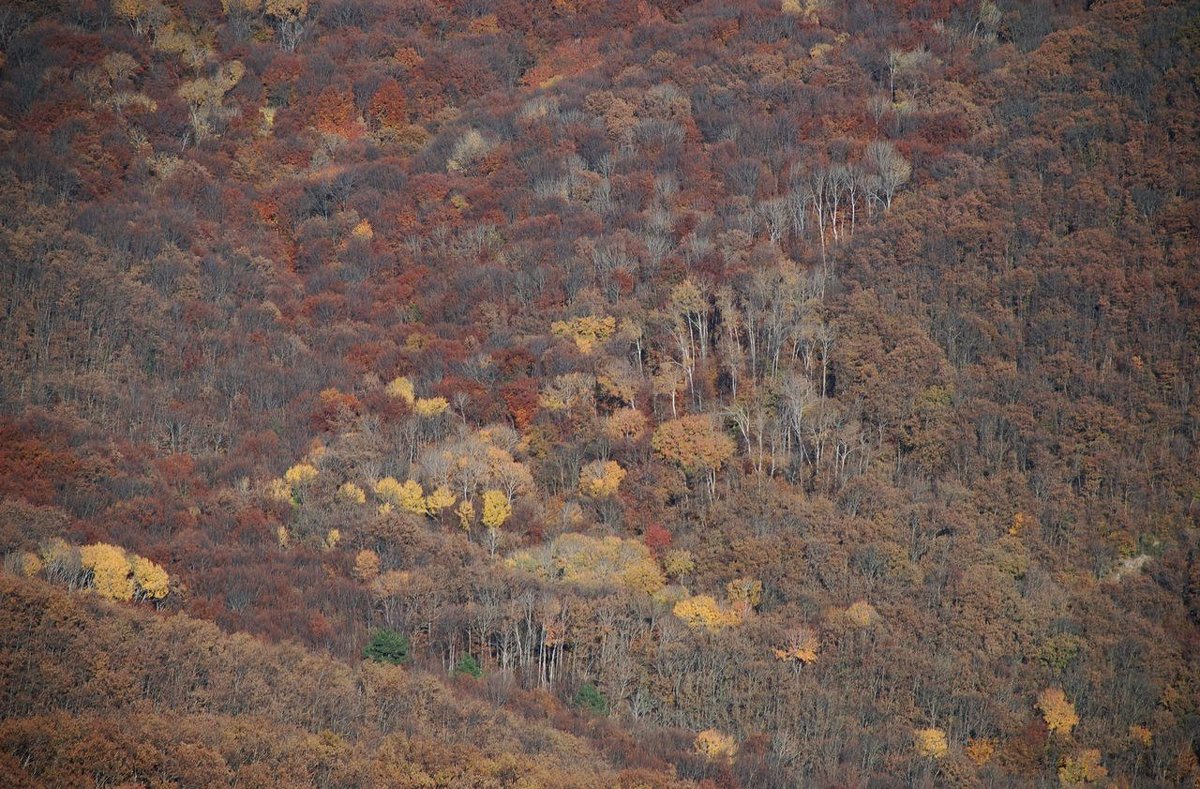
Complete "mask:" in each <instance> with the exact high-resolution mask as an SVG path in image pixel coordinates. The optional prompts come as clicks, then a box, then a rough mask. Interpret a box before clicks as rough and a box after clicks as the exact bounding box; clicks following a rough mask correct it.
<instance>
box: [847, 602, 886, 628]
mask: <svg viewBox="0 0 1200 789" xmlns="http://www.w3.org/2000/svg"><path fill="white" fill-rule="evenodd" d="M843 615H844V616H845V618H846V622H847V623H848V624H849V625H851V626H852V627H858V628H865V627H871V626H872V625H874V624H875V623H876V622H878V621H879V612H878V611H877V610H875V606H873V605H871V604H870V603H868V602H867V601H866V600H855V601H854V602H853V603H851V604H850V607H849V608H847V609H846V610H845V611H844V612H843Z"/></svg>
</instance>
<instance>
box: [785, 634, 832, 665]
mask: <svg viewBox="0 0 1200 789" xmlns="http://www.w3.org/2000/svg"><path fill="white" fill-rule="evenodd" d="M820 648H821V642H820V640H819V639H818V638H817V634H816V633H815V632H814V631H812V630H811V629H809V628H807V627H798V628H796V629H795V630H794V631H793V632H792V635H791V637H789V638H788V641H787V644H785V645H784V647H783V648H782V649H776V650H775V659H776V660H782V661H785V662H791V663H800V664H801V665H805V666H807V665H809V664H810V663H815V662H816V661H817V650H819V649H820Z"/></svg>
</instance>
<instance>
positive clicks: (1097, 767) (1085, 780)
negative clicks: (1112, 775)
mask: <svg viewBox="0 0 1200 789" xmlns="http://www.w3.org/2000/svg"><path fill="white" fill-rule="evenodd" d="M1107 777H1108V769H1107V768H1105V766H1104V765H1103V764H1101V763H1100V751H1099V750H1097V749H1095V748H1088V749H1086V750H1083V751H1080V752H1079V753H1077V754H1075V755H1074V756H1068V757H1066V758H1065V759H1063V763H1062V766H1061V767H1059V768H1058V780H1059V781H1061V782H1062V785H1063V786H1083V785H1085V784H1094V783H1096V782H1097V781H1103V780H1104V779H1105V778H1107Z"/></svg>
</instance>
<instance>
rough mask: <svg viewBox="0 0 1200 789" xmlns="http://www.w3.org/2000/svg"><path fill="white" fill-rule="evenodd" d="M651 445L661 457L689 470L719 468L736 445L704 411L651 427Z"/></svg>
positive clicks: (728, 457) (691, 471)
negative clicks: (654, 427)
mask: <svg viewBox="0 0 1200 789" xmlns="http://www.w3.org/2000/svg"><path fill="white" fill-rule="evenodd" d="M650 446H652V447H654V451H655V452H657V453H658V454H659V456H660V457H662V458H663V459H664V460H667V461H670V462H671V463H675V464H677V465H679V466H680V467H682V468H683V470H684V471H686V472H688V473H694V472H696V471H701V470H705V469H718V468H720V467H721V466H722V465H724V464H725V461H727V460H729V459H730V458H731V457H733V453H734V451H735V450H736V448H737V447H736V445H735V444H734V443H733V439H732V438H730V437H729V436H728V435H726V434H725V431H723V430H721V429H720V428H719V427H717V425H716V424H715V423H714V422H713V420H712V418H711V417H709V416H706V415H704V414H696V415H693V416H685V417H681V418H680V419H673V420H671V421H670V422H664V423H663V424H661V425H659V426H658V427H657V428H656V429H655V430H654V435H653V436H651V437H650Z"/></svg>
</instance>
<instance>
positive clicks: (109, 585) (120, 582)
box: [79, 542, 134, 600]
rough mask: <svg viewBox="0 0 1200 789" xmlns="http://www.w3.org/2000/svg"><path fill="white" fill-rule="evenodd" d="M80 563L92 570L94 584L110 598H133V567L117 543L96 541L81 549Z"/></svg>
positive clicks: (98, 590)
mask: <svg viewBox="0 0 1200 789" xmlns="http://www.w3.org/2000/svg"><path fill="white" fill-rule="evenodd" d="M79 560H80V563H81V564H82V565H83V566H84V567H85V568H87V569H89V570H91V571H92V585H93V586H94V587H95V589H96V591H97V592H98V593H99V594H101V595H102V596H104V597H107V598H108V599H110V600H132V599H133V592H134V586H133V578H132V577H131V576H130V573H131V572H132V569H133V568H132V567H131V566H130V564H129V558H128V557H127V556H126V555H125V551H123V550H121V549H120V548H118V547H117V546H115V545H108V544H106V543H102V542H101V543H96V544H95V545H85V546H83V547H82V548H80V549H79Z"/></svg>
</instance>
